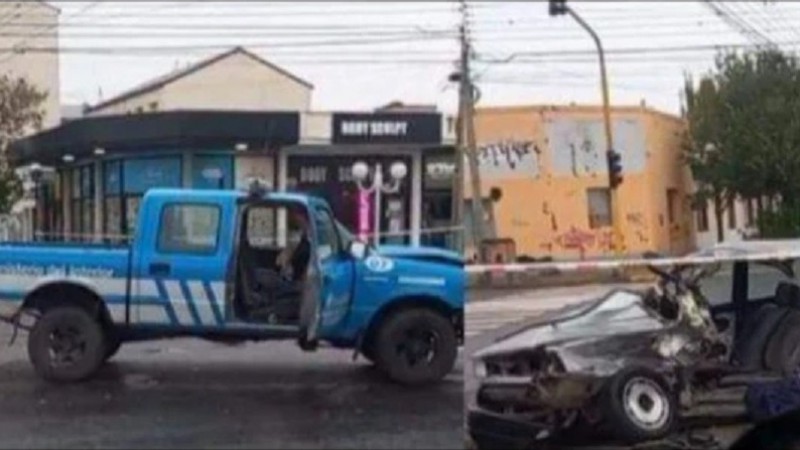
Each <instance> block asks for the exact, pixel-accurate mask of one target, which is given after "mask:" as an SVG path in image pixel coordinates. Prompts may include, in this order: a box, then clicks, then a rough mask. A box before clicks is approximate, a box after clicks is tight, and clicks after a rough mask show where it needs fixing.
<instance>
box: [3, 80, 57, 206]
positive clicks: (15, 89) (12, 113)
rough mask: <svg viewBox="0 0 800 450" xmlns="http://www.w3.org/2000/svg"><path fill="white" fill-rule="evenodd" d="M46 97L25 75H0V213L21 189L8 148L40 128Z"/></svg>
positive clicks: (12, 202)
mask: <svg viewBox="0 0 800 450" xmlns="http://www.w3.org/2000/svg"><path fill="white" fill-rule="evenodd" d="M46 98H47V93H45V92H42V91H40V90H38V89H36V88H35V87H34V86H31V85H30V84H29V83H28V82H27V81H26V80H25V79H24V78H16V79H12V78H11V77H9V76H8V75H2V76H0V213H5V212H8V210H9V209H10V208H11V206H12V205H13V204H14V202H15V201H16V200H17V199H18V198H19V196H20V194H21V192H22V187H21V185H20V180H19V179H18V178H17V176H16V175H15V174H14V170H13V168H12V167H11V166H10V165H9V163H8V147H9V145H10V144H11V142H13V141H14V140H16V139H19V138H21V137H22V136H23V135H24V134H25V133H26V132H27V131H32V130H38V129H40V128H41V126H42V118H43V116H44V112H43V110H42V108H41V106H42V103H43V102H44V101H45V99H46Z"/></svg>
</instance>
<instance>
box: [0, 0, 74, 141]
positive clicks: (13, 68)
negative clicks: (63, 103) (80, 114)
mask: <svg viewBox="0 0 800 450" xmlns="http://www.w3.org/2000/svg"><path fill="white" fill-rule="evenodd" d="M58 16H59V11H58V9H56V8H54V7H52V6H50V5H48V4H45V3H44V2H39V1H3V2H0V29H2V30H3V34H9V35H13V36H0V48H4V49H5V48H24V47H47V48H57V47H58ZM31 23H36V24H41V25H42V26H37V27H31V26H30V25H29V24H31ZM24 24H28V25H24ZM20 35H21V36H20ZM9 56H11V57H10V58H9ZM3 74H8V75H10V76H12V77H13V78H16V77H24V78H26V79H27V80H28V82H30V83H31V84H33V85H34V86H36V87H37V88H39V89H40V90H42V91H45V92H47V94H48V96H47V99H46V100H45V102H44V104H43V105H42V106H43V109H44V121H43V123H42V126H43V128H50V127H54V126H56V125H58V124H59V123H60V121H61V117H60V116H61V114H60V90H59V61H58V54H57V53H56V52H47V53H13V54H9V53H7V52H0V75H3Z"/></svg>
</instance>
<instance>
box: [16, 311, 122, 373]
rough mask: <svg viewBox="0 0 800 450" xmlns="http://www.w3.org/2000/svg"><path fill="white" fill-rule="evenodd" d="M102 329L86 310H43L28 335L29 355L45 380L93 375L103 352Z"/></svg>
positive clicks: (104, 343) (104, 352) (104, 351)
mask: <svg viewBox="0 0 800 450" xmlns="http://www.w3.org/2000/svg"><path fill="white" fill-rule="evenodd" d="M106 350H107V347H106V342H105V338H104V334H103V329H102V327H101V326H100V324H99V323H98V322H97V321H96V320H95V319H94V318H92V316H91V315H89V313H87V312H86V311H85V310H83V309H81V308H79V307H74V306H65V307H59V308H54V309H51V310H49V311H46V312H45V313H44V315H42V317H41V318H39V320H37V321H36V324H35V325H34V327H33V330H31V333H30V335H29V336H28V357H29V359H30V361H31V363H32V364H33V368H34V370H35V371H36V373H37V374H38V375H39V376H40V377H42V378H43V379H45V380H47V381H55V382H75V381H80V380H83V379H86V378H88V377H89V376H91V375H93V374H94V373H95V372H96V371H97V369H98V368H99V367H100V366H101V365H102V363H103V360H104V357H105V355H106Z"/></svg>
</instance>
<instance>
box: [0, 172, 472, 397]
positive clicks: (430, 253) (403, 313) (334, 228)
mask: <svg viewBox="0 0 800 450" xmlns="http://www.w3.org/2000/svg"><path fill="white" fill-rule="evenodd" d="M463 266H464V262H463V260H462V258H461V257H460V255H458V254H456V253H452V252H449V251H445V250H440V249H434V248H424V247H395V246H380V247H378V248H375V247H373V246H371V245H367V244H365V243H363V242H361V241H359V240H357V239H355V238H354V237H353V236H352V235H351V234H350V233H349V232H348V231H347V230H346V229H345V228H344V227H343V226H342V225H341V224H340V223H339V222H338V221H336V219H335V218H334V216H333V214H332V212H331V209H330V208H329V206H328V204H327V203H326V202H325V201H323V200H321V199H319V198H315V197H312V196H308V195H302V194H294V193H279V192H272V191H268V190H266V189H264V187H263V185H261V184H259V183H254V184H253V185H252V186H251V187H250V188H249V189H248V190H246V191H222V190H191V189H154V190H151V191H149V192H148V193H147V194H146V195H145V197H144V199H143V200H142V204H141V208H140V211H139V217H138V225H137V227H136V233H135V236H134V237H133V240H132V241H131V243H130V245H129V246H110V245H101V244H98V245H94V244H89V245H86V244H74V243H73V244H61V243H57V244H47V243H23V244H15V243H7V244H2V245H0V321H3V322H8V323H11V324H13V325H14V326H16V327H21V328H23V329H26V330H28V331H29V335H28V354H29V358H30V361H31V363H32V364H33V367H34V369H35V371H36V373H37V374H38V375H39V376H40V377H42V378H44V379H46V380H49V381H55V382H75V381H80V380H84V379H87V378H89V377H91V376H92V375H93V374H94V373H96V371H97V370H98V369H99V368H100V367H101V366H102V365H103V363H104V362H105V361H107V360H108V359H109V358H111V357H112V356H113V355H114V354H115V353H116V352H117V350H118V349H119V348H120V345H122V344H124V343H126V342H132V341H141V340H153V339H163V338H173V337H197V338H202V339H207V340H212V341H218V342H223V343H237V342H242V341H266V340H280V339H289V340H296V341H297V343H298V344H299V345H300V347H301V348H302V349H303V350H306V351H313V350H316V349H317V348H318V347H319V346H320V344H325V345H327V346H330V347H335V348H345V349H353V350H354V357H355V356H356V355H358V354H360V355H363V356H364V357H365V358H367V359H369V360H370V361H372V362H373V363H374V364H375V365H376V366H377V367H378V368H379V369H380V370H381V371H382V372H384V373H385V374H386V375H387V376H388V378H389V379H391V380H393V381H395V382H399V383H402V384H409V385H417V384H424V383H430V382H435V381H437V380H440V379H442V378H443V377H444V376H445V375H447V374H448V373H449V372H450V371H451V370H452V368H453V366H454V363H455V359H456V356H457V353H458V347H459V346H460V345H461V344H462V343H463V334H464V333H463V308H464V295H465V294H464V289H465V279H466V277H465V273H464V268H463Z"/></svg>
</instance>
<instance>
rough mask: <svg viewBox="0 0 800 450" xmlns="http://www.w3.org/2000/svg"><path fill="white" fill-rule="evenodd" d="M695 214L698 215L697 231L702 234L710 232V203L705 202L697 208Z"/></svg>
mask: <svg viewBox="0 0 800 450" xmlns="http://www.w3.org/2000/svg"><path fill="white" fill-rule="evenodd" d="M695 214H696V215H697V231H698V232H700V233H704V232H706V231H708V202H706V201H703V203H702V204H700V205H699V206H698V207H697V208H696V210H695Z"/></svg>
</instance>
